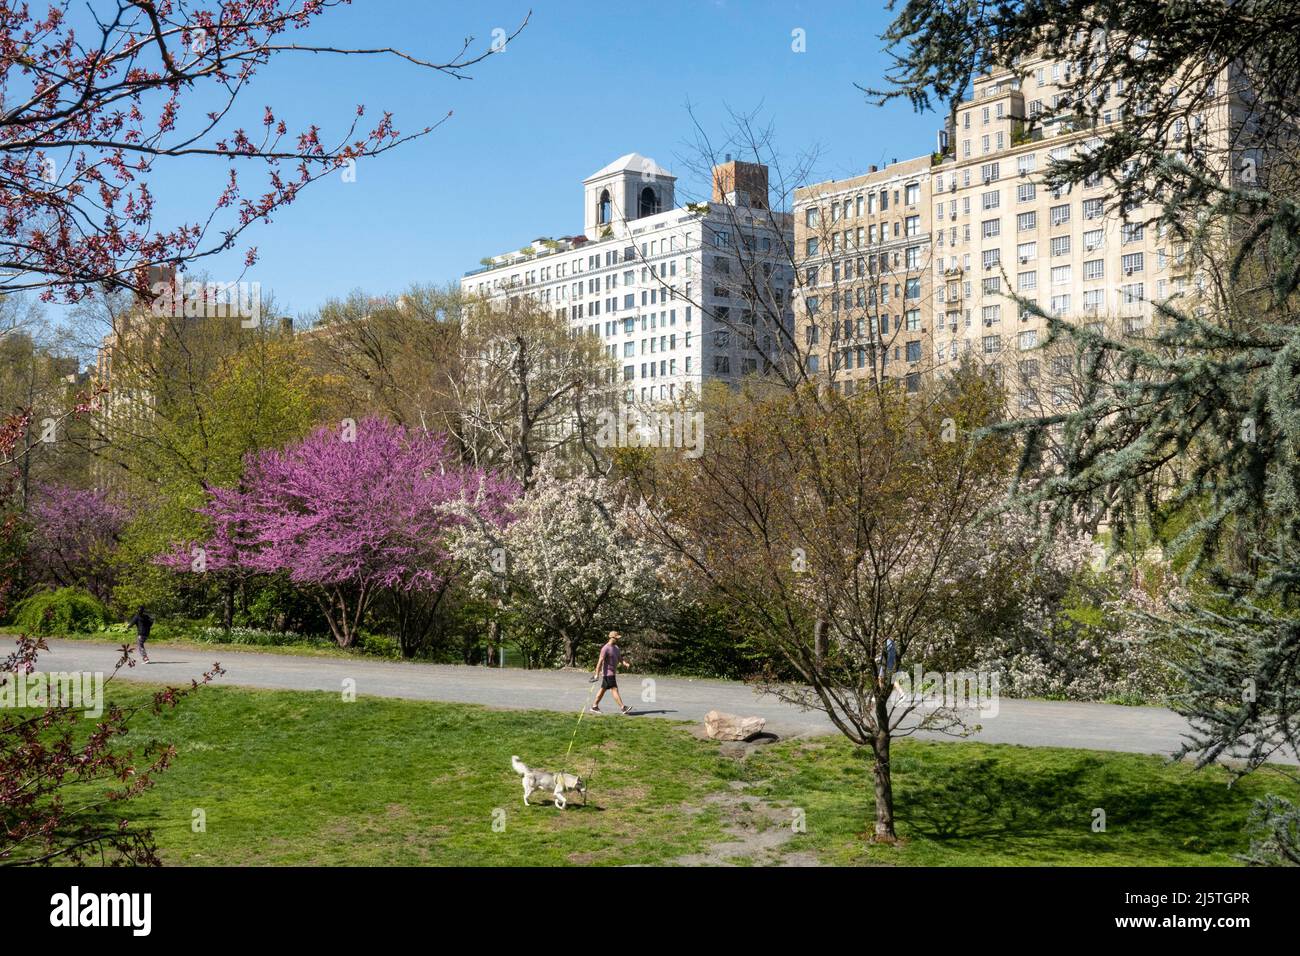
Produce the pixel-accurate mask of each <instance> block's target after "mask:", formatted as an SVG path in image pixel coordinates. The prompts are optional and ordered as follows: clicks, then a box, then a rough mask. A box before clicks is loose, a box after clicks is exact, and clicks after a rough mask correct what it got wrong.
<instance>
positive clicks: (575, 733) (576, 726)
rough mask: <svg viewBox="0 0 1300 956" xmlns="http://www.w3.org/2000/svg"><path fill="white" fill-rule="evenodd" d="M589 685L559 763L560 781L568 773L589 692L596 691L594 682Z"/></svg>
mask: <svg viewBox="0 0 1300 956" xmlns="http://www.w3.org/2000/svg"><path fill="white" fill-rule="evenodd" d="M589 683H590V684H591V686H590V687H588V688H587V696H586V699H584V700H583V702H582V710H580V711H578V721H577V723H575V724H574V725H573V736H572V737H570V738H569V749H568V750H566V751H565V752H564V760H563V761H562V762H561V763H560V774H561V777H560V779H561V780H563V779H564V777H563V775H564V774H567V773H568V772H569V756H570V755H571V754H572V753H573V744H574V742H575V741H576V740H577V739H578V729H579V728H580V727H582V718H583V717H584V716H585V715H586V713H587V701H589V700H591V692H592V691H593V690H595V689H596V682H595V681H590V682H589ZM582 802H583V803H584V804H585V803H586V802H587V795H586V794H585V793H584V794H583V795H582Z"/></svg>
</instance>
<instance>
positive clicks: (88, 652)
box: [0, 638, 1295, 763]
mask: <svg viewBox="0 0 1300 956" xmlns="http://www.w3.org/2000/svg"><path fill="white" fill-rule="evenodd" d="M0 640H3V643H4V644H6V645H7V644H8V643H9V641H10V640H11V638H3V639H0ZM49 644H50V652H49V653H48V654H43V655H42V656H41V660H40V666H41V670H44V671H104V672H110V671H111V670H112V669H113V665H114V663H115V662H116V660H117V656H118V650H117V648H116V647H115V646H114V645H111V644H107V643H100V642H95V641H60V640H53V641H50V642H49ZM149 650H150V656H151V657H152V659H153V661H154V663H151V664H149V665H148V666H146V667H141V666H137V667H135V668H134V669H130V670H128V669H125V668H124V669H123V671H122V673H121V674H120V675H119V677H120V678H121V679H124V680H145V681H153V682H158V683H175V682H186V683H187V682H188V681H189V679H190V678H191V677H197V676H199V675H200V674H202V673H203V671H204V670H205V669H206V668H207V667H208V666H210V665H211V663H212V662H213V661H214V660H218V661H220V662H221V665H222V667H224V668H225V669H226V674H225V676H224V677H222V678H220V679H219V680H220V683H222V684H237V685H241V686H244V687H261V688H273V689H279V690H322V691H336V692H337V691H340V690H341V689H342V687H343V681H344V680H346V679H348V678H351V679H352V680H355V681H356V692H357V694H359V695H367V694H369V695H374V696H378V697H404V698H409V699H412V700H440V701H455V702H460V703H472V704H487V705H489V706H493V707H503V708H509V709H536V710H555V711H573V712H576V711H577V710H578V708H579V707H581V706H582V704H583V701H584V700H587V699H589V696H588V695H589V692H590V691H591V685H589V684H588V683H587V677H586V675H584V674H580V673H576V672H573V671H527V670H516V669H512V668H507V669H504V670H498V669H495V668H485V667H466V666H456V665H443V664H407V663H397V662H386V661H370V660H362V659H358V660H353V659H343V658H331V657H299V656H293V655H287V654H264V653H257V652H252V651H231V650H228V649H220V650H218V649H215V648H213V649H208V648H201V649H196V648H194V647H192V646H190V647H170V646H168V645H165V644H158V645H153V644H151V645H150V648H149ZM643 679H645V678H643V676H642V675H640V674H623V675H621V676H620V681H621V686H620V689H621V690H622V691H623V693H624V695H625V696H624V700H625V701H626V702H627V703H629V704H631V705H632V708H633V712H634V715H641V716H650V717H667V718H670V719H674V720H689V721H695V722H699V721H702V720H703V718H704V715H705V714H706V713H707V712H708V711H710V710H714V709H718V710H723V711H729V712H732V713H738V714H758V715H761V716H763V717H766V718H767V727H768V729H769V730H770V731H772V732H773V733H775V734H779V735H781V736H790V735H793V734H831V733H836V730H835V728H834V727H833V726H832V725H831V723H830V721H829V720H828V719H827V718H826V717H825V716H824V715H822V714H820V713H816V712H805V711H801V710H799V709H798V708H797V707H795V706H793V705H791V704H787V703H783V702H781V701H779V700H777V699H776V698H774V697H771V696H769V695H763V694H759V693H757V692H756V691H755V690H754V689H753V688H751V687H749V686H746V685H745V684H740V683H734V682H730V681H713V680H690V679H686V678H680V677H655V678H654V682H655V687H654V691H655V693H654V702H653V703H647V702H643V701H642V699H641V698H642V680H643ZM606 703H607V704H608V707H607V708H606ZM602 709H606V711H607V712H606V714H605V715H604V716H603V717H602V718H601V719H604V720H619V719H627V718H620V717H618V716H616V715H615V714H614V713H613V701H612V699H610V697H609V695H606V702H605V703H602ZM978 720H979V723H980V724H981V725H982V729H981V730H980V731H979V732H978V733H976V734H974V735H973V736H972V737H970V738H968V739H972V740H980V741H984V742H987V743H1007V744H1024V745H1027V746H1053V747H1081V748H1087V749H1092V750H1114V751H1123V752H1127V753H1151V754H1166V755H1167V754H1171V753H1173V751H1174V750H1176V749H1177V747H1178V745H1179V743H1180V739H1181V737H1182V734H1183V733H1184V732H1185V731H1186V730H1187V724H1186V722H1185V721H1184V720H1183V718H1182V717H1180V716H1178V715H1177V714H1175V713H1173V712H1172V711H1169V710H1166V709H1164V708H1162V707H1121V706H1117V705H1113V704H1091V703H1073V702H1056V701H1028V700H1006V699H1003V700H1001V701H1000V702H999V706H998V712H997V714H996V715H995V716H983V717H980V718H978ZM917 736H918V737H923V738H930V739H952V738H949V737H944V736H942V735H938V734H928V733H920V734H918V735H917ZM1289 762H1292V763H1294V762H1295V761H1294V759H1293V760H1291V761H1289Z"/></svg>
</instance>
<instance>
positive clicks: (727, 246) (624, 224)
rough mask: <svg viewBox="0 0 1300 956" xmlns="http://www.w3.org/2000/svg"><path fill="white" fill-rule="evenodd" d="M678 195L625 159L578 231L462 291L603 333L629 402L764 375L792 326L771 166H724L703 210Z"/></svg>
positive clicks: (536, 246)
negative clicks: (778, 325) (521, 302)
mask: <svg viewBox="0 0 1300 956" xmlns="http://www.w3.org/2000/svg"><path fill="white" fill-rule="evenodd" d="M675 189H676V177H675V176H673V175H672V174H671V173H670V172H669V171H668V170H666V169H664V168H663V167H661V166H659V165H658V164H657V163H655V162H653V161H652V160H650V159H647V158H646V157H644V156H641V155H640V154H638V153H629V154H627V155H626V156H622V157H620V158H618V159H616V160H615V161H614V162H612V163H610V164H609V165H608V166H605V167H604V168H603V169H600V170H598V171H596V172H595V173H592V174H591V175H590V176H588V177H587V178H586V179H585V180H583V211H584V229H583V232H582V234H581V235H575V236H568V237H564V238H559V239H549V238H547V239H536V240H534V241H533V242H532V243H531V244H530V245H528V246H525V247H524V248H522V249H519V250H517V251H514V252H509V253H505V254H503V255H498V256H494V257H491V258H489V259H486V260H484V266H483V268H480V269H475V270H474V271H472V272H468V273H466V274H465V276H464V277H463V278H462V280H461V290H462V291H463V292H464V293H465V294H466V295H469V296H475V297H479V298H481V299H484V300H487V301H488V302H491V303H505V302H509V301H510V300H513V299H516V298H518V297H521V296H527V297H530V298H531V299H532V300H533V301H534V302H536V303H537V304H538V305H539V306H540V307H542V308H545V309H549V310H552V311H553V312H554V314H555V315H556V316H558V317H561V318H563V319H565V320H566V321H568V322H569V323H570V327H571V329H572V331H573V333H574V334H580V335H590V336H593V337H596V338H599V339H600V340H601V342H602V344H603V345H604V347H605V348H606V350H607V352H608V354H609V356H610V358H611V359H612V360H613V361H614V362H615V363H616V367H617V373H616V374H617V379H618V381H619V384H620V386H621V388H622V392H623V397H624V400H625V401H627V402H639V403H652V402H660V401H672V400H675V399H678V398H687V397H689V396H691V395H692V394H698V393H699V390H700V388H701V386H702V384H703V383H704V382H705V381H706V380H709V379H718V380H721V381H724V382H735V381H737V380H739V379H740V378H741V377H742V376H743V375H746V374H752V373H761V372H764V371H765V370H767V368H768V367H769V365H770V363H771V362H773V361H775V360H777V359H778V358H779V356H780V355H781V354H782V353H783V351H784V350H783V348H782V344H783V341H785V340H788V336H789V329H791V328H792V327H793V322H794V313H793V310H792V308H791V303H790V294H789V289H790V287H791V285H792V284H793V276H792V275H790V274H789V266H788V262H789V259H788V248H789V244H790V242H791V241H792V239H793V232H792V229H791V227H790V216H789V214H788V213H781V212H775V211H772V210H771V209H769V208H768V183H767V168H766V167H765V166H762V165H759V164H755V163H741V162H733V161H730V159H729V158H728V162H726V163H723V164H720V165H718V166H717V167H715V169H714V171H713V194H712V201H711V202H708V203H693V204H687V205H686V206H684V207H680V208H679V207H678V206H677V205H676V196H675ZM755 276H761V279H762V281H761V282H755V281H754V279H755ZM772 319H776V320H778V321H780V322H782V323H784V325H785V328H786V334H785V335H784V336H783V335H781V334H779V332H780V330H778V329H775V328H773V327H770V325H771V320H772Z"/></svg>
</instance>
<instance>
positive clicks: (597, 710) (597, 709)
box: [591, 704, 600, 714]
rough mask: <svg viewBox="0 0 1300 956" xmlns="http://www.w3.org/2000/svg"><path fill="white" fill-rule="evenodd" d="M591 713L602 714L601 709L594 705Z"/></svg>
mask: <svg viewBox="0 0 1300 956" xmlns="http://www.w3.org/2000/svg"><path fill="white" fill-rule="evenodd" d="M591 712H592V713H593V714H599V713H600V708H599V707H597V706H596V705H595V704H592V705H591Z"/></svg>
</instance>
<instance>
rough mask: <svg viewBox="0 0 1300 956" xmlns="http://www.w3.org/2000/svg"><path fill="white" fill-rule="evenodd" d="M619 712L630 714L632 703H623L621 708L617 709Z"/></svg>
mask: <svg viewBox="0 0 1300 956" xmlns="http://www.w3.org/2000/svg"><path fill="white" fill-rule="evenodd" d="M619 713H621V714H630V713H632V705H631V704H624V705H623V709H622V710H621V711H619Z"/></svg>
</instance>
